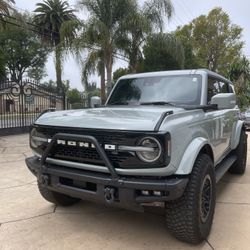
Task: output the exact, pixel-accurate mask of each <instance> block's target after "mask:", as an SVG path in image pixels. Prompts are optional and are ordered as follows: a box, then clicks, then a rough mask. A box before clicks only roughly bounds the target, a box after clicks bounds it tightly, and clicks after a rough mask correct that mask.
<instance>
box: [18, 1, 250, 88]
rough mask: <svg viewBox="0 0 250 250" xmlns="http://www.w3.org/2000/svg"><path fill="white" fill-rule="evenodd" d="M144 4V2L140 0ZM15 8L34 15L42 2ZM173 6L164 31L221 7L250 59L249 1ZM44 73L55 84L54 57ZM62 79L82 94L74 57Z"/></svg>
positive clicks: (95, 78)
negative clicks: (236, 31)
mask: <svg viewBox="0 0 250 250" xmlns="http://www.w3.org/2000/svg"><path fill="white" fill-rule="evenodd" d="M139 1H140V2H143V0H139ZM15 2H16V8H17V10H19V11H20V12H22V11H24V10H28V11H33V10H34V9H35V6H36V3H38V2H41V0H15ZM68 2H69V5H70V6H71V7H72V8H74V6H75V4H76V0H69V1H68ZM172 3H173V6H174V9H175V11H174V16H173V18H172V19H171V20H170V21H169V22H167V23H166V24H165V31H166V32H168V31H173V30H175V29H176V27H177V26H182V25H185V24H187V23H189V22H190V21H191V20H193V19H194V18H196V17H198V16H200V15H202V14H207V13H208V12H209V11H210V10H211V9H213V8H215V7H221V8H222V9H223V10H224V11H225V12H227V13H228V14H229V16H230V19H231V21H232V23H234V24H237V25H239V26H240V27H242V28H243V32H242V33H243V37H242V40H243V41H245V46H244V48H243V53H244V54H245V55H246V56H247V57H248V58H249V59H250V25H249V23H250V15H249V10H250V1H249V0H241V1H235V0H209V1H201V0H172ZM77 15H78V16H80V17H84V16H86V13H84V12H83V11H82V12H81V13H78V14H77ZM126 66H127V64H126V62H124V61H121V60H117V61H116V62H115V64H114V68H113V70H115V69H117V68H119V67H126ZM46 70H47V74H48V76H47V77H46V79H45V80H49V79H52V80H55V79H56V75H55V67H54V58H53V55H51V56H49V58H48V62H47V63H46ZM63 79H64V80H70V86H71V88H77V89H79V90H80V91H83V87H82V84H81V73H80V66H79V65H78V64H77V63H76V61H75V60H74V58H73V57H71V56H70V57H68V58H67V59H66V60H65V62H64V68H63ZM90 80H91V81H95V82H97V85H98V86H99V78H98V76H96V75H94V76H92V77H91V78H90Z"/></svg>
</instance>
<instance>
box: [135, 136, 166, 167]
mask: <svg viewBox="0 0 250 250" xmlns="http://www.w3.org/2000/svg"><path fill="white" fill-rule="evenodd" d="M138 146H141V147H143V148H145V151H143V150H140V151H137V152H136V154H137V156H138V157H139V159H140V160H142V161H144V162H147V163H151V162H155V161H157V160H158V159H159V158H160V157H161V155H162V146H161V144H160V142H159V141H158V140H157V139H156V138H154V137H144V138H142V139H141V140H140V141H139V144H138Z"/></svg>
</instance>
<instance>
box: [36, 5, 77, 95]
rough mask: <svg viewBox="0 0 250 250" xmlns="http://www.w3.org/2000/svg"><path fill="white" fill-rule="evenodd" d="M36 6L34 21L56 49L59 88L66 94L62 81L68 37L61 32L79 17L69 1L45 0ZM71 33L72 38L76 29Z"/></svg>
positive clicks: (43, 36)
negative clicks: (65, 44) (70, 6)
mask: <svg viewBox="0 0 250 250" xmlns="http://www.w3.org/2000/svg"><path fill="white" fill-rule="evenodd" d="M36 6H37V8H36V9H35V11H34V12H35V13H36V15H35V16H34V22H35V24H36V25H37V26H39V28H38V29H39V32H40V33H41V34H42V38H43V40H45V41H46V42H48V43H49V44H50V45H51V46H52V48H53V49H54V51H55V69H56V81H57V90H58V91H59V92H61V93H62V94H64V90H63V83H62V58H63V55H62V52H63V49H64V47H63V45H64V43H65V42H67V39H66V37H65V36H63V35H62V34H61V33H60V32H61V29H62V28H63V27H64V26H66V25H67V23H70V22H72V21H74V20H77V18H76V16H75V15H74V10H72V9H70V8H69V4H68V2H67V1H63V0H45V1H43V2H42V3H38V4H37V5H36ZM69 33H70V34H69V37H70V38H71V37H72V36H73V35H74V34H73V33H74V31H73V30H71V32H69Z"/></svg>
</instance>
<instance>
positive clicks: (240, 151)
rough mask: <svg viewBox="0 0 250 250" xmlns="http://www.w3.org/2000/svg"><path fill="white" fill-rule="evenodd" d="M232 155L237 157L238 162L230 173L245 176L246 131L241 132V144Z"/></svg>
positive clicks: (231, 168) (230, 169)
mask: <svg viewBox="0 0 250 250" xmlns="http://www.w3.org/2000/svg"><path fill="white" fill-rule="evenodd" d="M232 154H234V155H236V156H237V160H236V161H235V162H234V164H233V165H232V166H231V167H230V168H229V170H228V171H229V172H230V173H232V174H244V173H245V170H246V162H247V134H246V132H245V130H244V129H242V131H241V134H240V141H239V144H238V146H237V148H236V149H235V150H234V151H233V152H232Z"/></svg>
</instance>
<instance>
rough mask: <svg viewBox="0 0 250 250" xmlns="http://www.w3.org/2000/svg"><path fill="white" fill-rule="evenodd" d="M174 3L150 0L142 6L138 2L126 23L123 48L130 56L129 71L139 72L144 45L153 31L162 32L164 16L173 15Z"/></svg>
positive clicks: (168, 0) (168, 17) (169, 16)
mask: <svg viewBox="0 0 250 250" xmlns="http://www.w3.org/2000/svg"><path fill="white" fill-rule="evenodd" d="M173 11H174V9H173V5H172V3H171V1H170V0H148V1H146V2H145V3H144V5H143V6H142V8H141V7H140V5H138V4H136V5H135V9H134V11H131V12H130V14H129V16H128V21H127V23H126V25H127V26H126V27H125V29H126V31H127V32H125V33H124V34H126V33H127V34H129V35H126V36H125V37H124V38H125V39H124V41H123V43H122V46H121V49H122V50H123V51H124V52H125V55H126V56H127V57H128V58H129V71H130V72H133V73H135V72H137V70H138V63H139V62H140V60H141V59H142V45H143V43H144V42H145V40H146V38H147V36H148V35H150V34H151V33H152V32H154V33H156V32H157V31H159V32H162V31H163V26H164V18H165V17H166V18H167V19H170V18H171V17H172V15H173Z"/></svg>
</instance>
